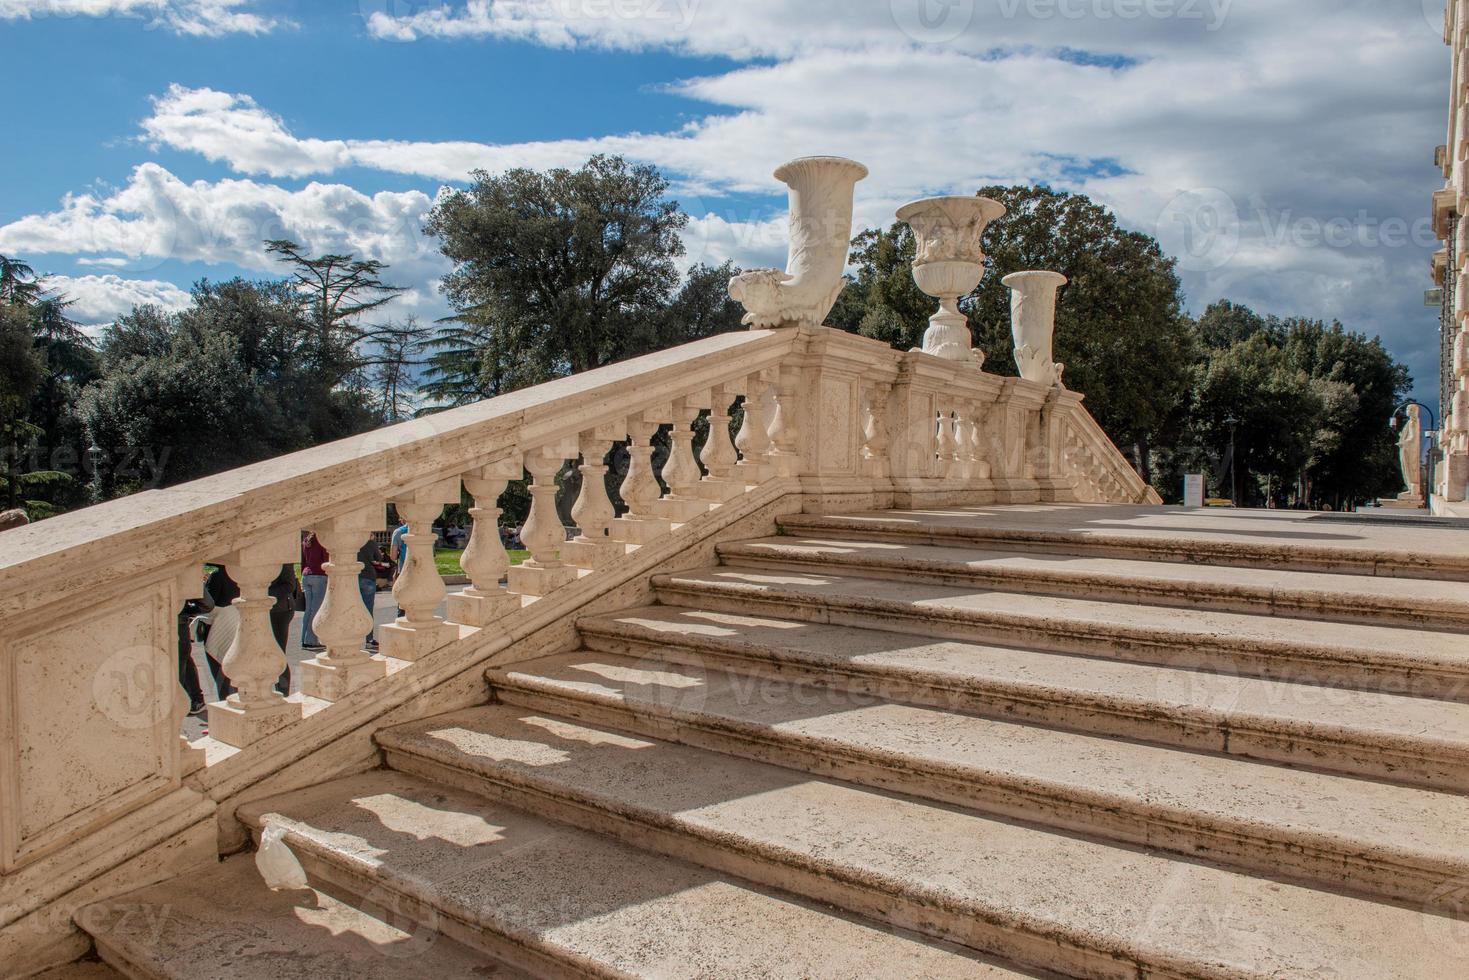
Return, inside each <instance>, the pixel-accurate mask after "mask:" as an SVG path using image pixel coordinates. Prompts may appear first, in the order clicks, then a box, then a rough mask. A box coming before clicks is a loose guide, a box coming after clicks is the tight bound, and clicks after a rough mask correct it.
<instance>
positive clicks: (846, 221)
mask: <svg viewBox="0 0 1469 980" xmlns="http://www.w3.org/2000/svg"><path fill="white" fill-rule="evenodd" d="M866 176H867V168H866V167H864V166H863V165H862V164H860V163H857V162H856V161H854V160H847V159H845V158H843V157H801V158H800V159H798V160H792V161H791V162H790V163H787V164H784V165H782V166H781V167H780V168H779V169H778V170H776V171H775V179H776V180H779V181H781V182H782V183H784V184H785V185H786V186H787V187H788V188H790V205H791V219H790V220H791V244H790V255H789V258H788V259H787V261H786V268H785V271H782V270H780V269H751V270H750V271H749V272H746V273H743V274H741V275H738V276H735V277H734V278H733V279H731V280H730V281H729V295H730V296H732V297H733V298H734V299H735V300H736V301H737V302H739V303H741V304H742V305H743V306H744V307H745V310H746V313H745V316H744V319H743V321H742V322H744V323H745V324H746V325H747V326H749V327H750V328H751V329H760V328H766V327H799V326H803V325H804V326H812V327H819V326H821V324H822V322H823V321H824V320H825V319H826V315H827V314H828V313H830V312H831V308H832V307H833V306H834V305H836V301H837V294H839V293H840V292H841V291H842V287H843V286H844V285H846V282H845V280H844V279H843V278H842V270H843V269H844V268H846V265H847V249H848V247H849V246H850V244H851V240H852V197H853V194H854V191H855V188H856V186H857V181H859V180H861V179H862V178H864V177H866Z"/></svg>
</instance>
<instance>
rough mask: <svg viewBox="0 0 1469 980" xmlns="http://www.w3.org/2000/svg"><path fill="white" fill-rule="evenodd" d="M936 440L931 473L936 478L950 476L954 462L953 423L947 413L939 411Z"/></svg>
mask: <svg viewBox="0 0 1469 980" xmlns="http://www.w3.org/2000/svg"><path fill="white" fill-rule="evenodd" d="M936 428H937V440H936V442H935V448H934V460H933V466H932V468H931V472H932V473H933V475H934V476H937V477H948V476H950V475H952V469H951V468H952V466H953V461H954V423H953V420H952V418H950V416H949V413H948V412H947V411H940V412H939V413H938V418H937V424H936Z"/></svg>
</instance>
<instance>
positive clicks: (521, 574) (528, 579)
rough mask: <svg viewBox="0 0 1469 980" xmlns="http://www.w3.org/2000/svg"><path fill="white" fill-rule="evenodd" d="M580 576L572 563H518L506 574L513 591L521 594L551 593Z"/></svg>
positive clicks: (542, 594)
mask: <svg viewBox="0 0 1469 980" xmlns="http://www.w3.org/2000/svg"><path fill="white" fill-rule="evenodd" d="M577 577H578V570H577V569H576V568H574V567H573V566H571V565H549V566H547V565H532V564H530V563H529V562H527V563H526V564H524V565H516V566H515V567H514V568H512V569H510V571H509V573H508V574H507V575H506V576H505V580H506V584H507V585H508V586H509V587H510V591H511V592H515V593H518V594H519V595H529V596H537V597H539V596H545V595H550V594H551V593H552V592H553V591H555V590H556V589H559V588H561V587H562V586H563V585H570V584H571V583H572V582H575V581H576V580H577Z"/></svg>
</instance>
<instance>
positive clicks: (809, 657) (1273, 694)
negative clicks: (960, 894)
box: [577, 606, 1469, 792]
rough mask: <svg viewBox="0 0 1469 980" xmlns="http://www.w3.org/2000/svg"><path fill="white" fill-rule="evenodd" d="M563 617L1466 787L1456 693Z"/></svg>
mask: <svg viewBox="0 0 1469 980" xmlns="http://www.w3.org/2000/svg"><path fill="white" fill-rule="evenodd" d="M577 629H578V630H579V632H580V633H581V636H582V641H583V643H584V644H585V645H586V647H587V648H589V649H591V650H596V651H600V652H602V653H613V654H622V655H625V656H631V657H636V658H652V659H654V660H660V661H668V662H671V663H681V664H686V665H693V666H713V667H723V668H726V669H729V670H735V671H740V672H744V673H754V674H760V675H762V676H765V677H774V678H778V679H784V680H795V681H806V682H812V683H822V684H828V685H834V686H837V687H840V688H842V689H843V690H846V691H850V692H855V693H859V694H868V695H875V696H878V697H883V698H887V699H890V700H897V701H905V702H908V703H910V704H924V705H931V706H933V707H938V708H950V709H959V710H963V711H968V712H971V713H975V714H981V715H985V716H987V717H992V718H1000V719H1017V720H1021V721H1028V722H1035V723H1039V724H1043V725H1047V726H1050V727H1054V728H1063V729H1068V730H1071V731H1078V732H1085V733H1092V734H1101V735H1113V736H1120V737H1124V738H1130V739H1139V740H1144V741H1148V742H1152V743H1154V744H1158V745H1167V746H1173V747H1176V748H1185V749H1193V750H1202V751H1209V752H1219V753H1226V754H1229V755H1237V756H1242V757H1246V758H1253V759H1264V760H1268V761H1272V762H1283V763H1289V764H1293V765H1302V766H1309V767H1314V768H1318V769H1325V770H1329V771H1332V772H1339V773H1344V774H1348V775H1357V776H1368V777H1372V778H1378V779H1389V780H1395V781H1398V782H1403V783H1409V784H1412V785H1417V786H1423V787H1427V788H1431V789H1441V790H1452V791H1458V792H1469V704H1463V703H1460V702H1454V701H1438V700H1432V699H1426V698H1412V697H1404V696H1400V695H1395V694H1381V693H1378V692H1374V691H1360V690H1353V689H1350V688H1340V687H1322V686H1318V685H1313V684H1303V683H1291V682H1288V681H1274V680H1264V679H1261V678H1255V677H1241V676H1238V675H1233V674H1228V673H1215V672H1211V671H1202V670H1188V669H1184V668H1175V667H1159V666H1155V665H1152V664H1140V663H1132V662H1128V661H1119V660H1107V659H1101V658H1096V657H1083V656H1076V655H1071V654H1063V653H1054V652H1048V651H1043V650H1027V649H1019V648H1011V647H1000V646H993V645H987V644H979V643H965V642H962V641H958V640H940V639H932V638H930V637H924V636H917V635H913V634H904V633H893V632H889V631H885V630H867V629H858V628H856V627H850V626H833V625H827V624H822V623H808V622H800V621H795V620H790V619H778V618H774V617H769V616H755V615H749V614H738V613H723V612H713V611H710V610H706V609H690V608H682V607H677V606H648V607H645V608H641V609H628V610H624V611H622V612H618V613H614V614H610V615H604V616H592V617H587V618H584V619H581V620H579V621H578V622H577Z"/></svg>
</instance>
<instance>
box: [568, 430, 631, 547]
mask: <svg viewBox="0 0 1469 980" xmlns="http://www.w3.org/2000/svg"><path fill="white" fill-rule="evenodd" d="M622 436H623V433H621V432H619V431H618V430H617V429H616V428H614V427H612V426H599V427H597V428H595V429H588V430H587V431H586V432H583V433H582V434H581V439H580V442H579V445H580V448H581V456H582V465H581V493H579V494H577V497H576V505H575V506H574V507H572V508H571V519H572V520H574V521H576V526H577V527H578V528H579V529H580V532H581V533H580V534H578V535H577V536H576V537H575V538H574V539H573V540H571V541H568V542H566V544H565V545H563V546H562V548H561V559H562V560H563V561H565V562H566V563H567V564H568V565H572V566H575V567H576V568H586V569H591V570H596V569H598V568H605V567H606V566H608V565H610V564H612V563H613V562H614V561H617V560H618V559H619V558H623V557H625V556H626V555H627V548H626V546H625V545H623V544H622V542H620V541H616V540H614V539H613V538H612V537H611V535H610V534H609V531H610V529H611V527H612V520H613V518H614V517H616V516H617V512H616V511H615V510H614V509H613V507H612V498H611V497H609V496H607V465H606V459H607V454H608V453H610V452H611V451H612V446H613V444H614V443H616V442H617V440H618V439H620V438H622Z"/></svg>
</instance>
